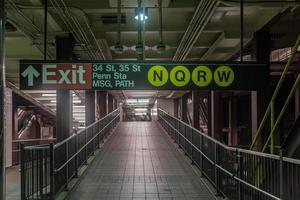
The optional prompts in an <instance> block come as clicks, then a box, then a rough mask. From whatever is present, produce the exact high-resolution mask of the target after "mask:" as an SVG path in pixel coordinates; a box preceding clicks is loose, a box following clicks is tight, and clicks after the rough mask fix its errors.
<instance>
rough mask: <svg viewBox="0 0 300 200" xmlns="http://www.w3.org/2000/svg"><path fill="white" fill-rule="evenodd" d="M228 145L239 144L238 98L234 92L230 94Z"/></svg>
mask: <svg viewBox="0 0 300 200" xmlns="http://www.w3.org/2000/svg"><path fill="white" fill-rule="evenodd" d="M228 104H229V105H228V107H229V108H228V115H229V116H228V122H229V123H228V125H229V126H228V128H229V129H228V145H230V146H235V145H237V144H238V141H237V140H238V138H237V129H236V126H237V121H236V115H237V113H236V106H237V100H236V97H235V96H234V94H233V93H231V94H230V96H229V101H228Z"/></svg>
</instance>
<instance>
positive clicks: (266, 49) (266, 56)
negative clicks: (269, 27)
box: [251, 31, 271, 146]
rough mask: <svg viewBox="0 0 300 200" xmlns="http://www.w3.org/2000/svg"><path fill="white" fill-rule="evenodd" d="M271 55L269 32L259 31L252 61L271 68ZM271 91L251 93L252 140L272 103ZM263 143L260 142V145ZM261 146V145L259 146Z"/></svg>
mask: <svg viewBox="0 0 300 200" xmlns="http://www.w3.org/2000/svg"><path fill="white" fill-rule="evenodd" d="M270 53H271V41H270V34H269V32H268V31H259V32H256V33H255V34H254V42H253V45H252V60H253V61H257V62H259V63H267V64H268V65H267V67H268V68H269V64H270ZM270 98H271V94H270V89H266V90H264V91H252V92H251V111H252V112H251V120H252V122H251V124H252V138H253V137H254V136H255V134H256V132H257V128H258V124H259V123H260V121H261V120H262V118H263V116H264V113H265V111H266V108H267V107H268V103H269V101H270ZM259 143H261V142H258V144H259ZM258 146H260V145H258Z"/></svg>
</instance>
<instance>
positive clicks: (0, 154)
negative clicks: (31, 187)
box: [0, 0, 6, 199]
mask: <svg viewBox="0 0 300 200" xmlns="http://www.w3.org/2000/svg"><path fill="white" fill-rule="evenodd" d="M5 18H6V16H5V1H4V0H0V113H1V114H0V127H1V128H0V129H1V130H0V199H5V134H4V133H5V128H4V127H5V112H4V105H5V89H6V86H5V47H4V46H5V45H4V38H5V35H4V34H5Z"/></svg>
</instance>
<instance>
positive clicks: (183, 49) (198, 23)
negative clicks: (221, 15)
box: [173, 0, 219, 61]
mask: <svg viewBox="0 0 300 200" xmlns="http://www.w3.org/2000/svg"><path fill="white" fill-rule="evenodd" d="M218 3H219V2H218V1H217V0H211V1H200V3H199V4H198V6H197V8H196V11H195V13H194V15H193V17H192V20H191V22H190V24H189V26H188V28H187V30H186V31H185V34H184V36H183V37H182V39H181V42H180V44H179V47H178V49H177V50H176V53H175V55H174V57H173V60H174V61H178V60H179V61H181V60H185V58H186V57H187V56H188V54H189V52H190V50H191V49H192V48H193V45H194V44H195V43H196V41H197V39H198V38H199V36H200V34H201V33H202V32H203V30H204V27H205V25H206V24H207V23H208V21H209V19H210V17H211V16H212V15H213V13H214V11H215V10H216V9H217V6H218Z"/></svg>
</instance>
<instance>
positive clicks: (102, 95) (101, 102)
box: [96, 91, 107, 119]
mask: <svg viewBox="0 0 300 200" xmlns="http://www.w3.org/2000/svg"><path fill="white" fill-rule="evenodd" d="M96 96H97V97H96V98H97V116H98V118H99V119H101V118H102V117H104V116H105V115H107V91H97V92H96Z"/></svg>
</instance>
